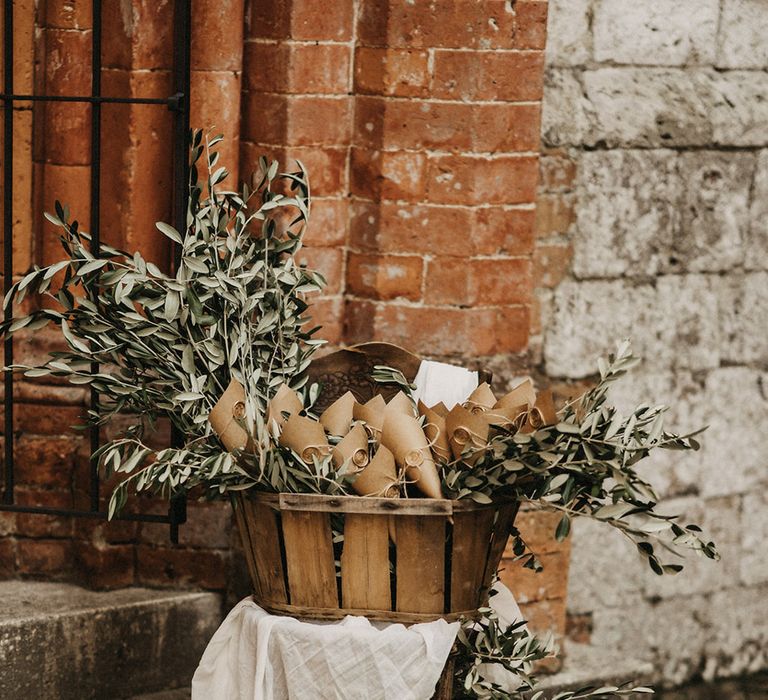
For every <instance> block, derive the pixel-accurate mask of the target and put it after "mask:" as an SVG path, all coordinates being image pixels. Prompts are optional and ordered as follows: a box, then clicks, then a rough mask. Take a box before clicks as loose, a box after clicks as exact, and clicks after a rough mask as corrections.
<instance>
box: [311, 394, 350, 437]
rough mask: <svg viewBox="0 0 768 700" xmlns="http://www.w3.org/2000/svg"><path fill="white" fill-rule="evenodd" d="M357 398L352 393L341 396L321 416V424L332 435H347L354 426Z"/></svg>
mask: <svg viewBox="0 0 768 700" xmlns="http://www.w3.org/2000/svg"><path fill="white" fill-rule="evenodd" d="M354 407H355V396H354V394H353V393H352V392H351V391H348V392H347V393H346V394H344V395H342V396H340V397H339V398H338V399H336V400H335V401H334V402H333V403H332V404H331V405H330V406H328V408H326V409H325V411H323V413H322V415H321V416H320V422H321V423H322V424H323V427H324V428H325V429H326V430H327V431H328V432H329V433H330V434H331V435H346V434H347V433H348V432H349V427H350V426H351V425H352V411H353V409H354Z"/></svg>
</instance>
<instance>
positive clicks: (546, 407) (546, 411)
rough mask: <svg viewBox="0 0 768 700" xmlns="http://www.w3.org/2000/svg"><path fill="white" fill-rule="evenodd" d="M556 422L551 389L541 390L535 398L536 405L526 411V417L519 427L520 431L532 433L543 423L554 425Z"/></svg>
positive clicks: (541, 426)
mask: <svg viewBox="0 0 768 700" xmlns="http://www.w3.org/2000/svg"><path fill="white" fill-rule="evenodd" d="M556 422H557V414H556V412H555V402H554V400H553V399H552V392H551V391H543V392H541V394H539V396H538V398H537V399H536V405H535V406H533V407H531V409H530V410H529V411H528V415H527V419H526V421H525V423H524V425H523V426H522V427H521V428H520V431H521V432H524V433H532V432H534V431H536V430H538V429H539V428H543V427H544V426H545V425H554V424H555V423H556Z"/></svg>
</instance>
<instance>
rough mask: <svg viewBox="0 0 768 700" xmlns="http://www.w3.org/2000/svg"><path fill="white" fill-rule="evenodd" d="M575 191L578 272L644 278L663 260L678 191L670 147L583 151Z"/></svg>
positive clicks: (676, 217)
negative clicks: (645, 149) (661, 148)
mask: <svg viewBox="0 0 768 700" xmlns="http://www.w3.org/2000/svg"><path fill="white" fill-rule="evenodd" d="M577 194H578V209H577V214H576V231H575V235H574V256H573V271H574V274H575V275H576V276H577V277H591V278H595V277H620V276H622V275H627V276H637V277H644V276H648V275H653V274H656V273H658V272H659V271H660V270H662V269H663V268H664V267H665V266H666V265H667V261H666V257H667V256H668V255H669V254H670V249H671V247H672V243H673V241H674V239H675V236H676V232H677V231H678V230H679V227H680V224H679V222H680V211H679V208H678V203H679V201H680V198H681V196H682V183H681V182H680V178H679V177H678V173H677V154H676V153H675V152H674V151H671V150H653V151H644V150H626V151H625V150H614V151H591V152H585V153H583V154H582V155H581V156H580V158H579V161H578V181H577Z"/></svg>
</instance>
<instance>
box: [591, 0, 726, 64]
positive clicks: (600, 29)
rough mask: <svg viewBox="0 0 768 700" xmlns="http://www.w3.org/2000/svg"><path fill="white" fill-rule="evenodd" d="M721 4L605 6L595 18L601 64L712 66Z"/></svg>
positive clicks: (620, 1) (681, 0) (685, 0)
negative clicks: (697, 64) (693, 19)
mask: <svg viewBox="0 0 768 700" xmlns="http://www.w3.org/2000/svg"><path fill="white" fill-rule="evenodd" d="M719 4H720V3H719V2H718V0H678V2H676V3H674V4H671V5H666V6H662V5H657V4H653V3H638V4H633V3H628V2H626V0H603V2H601V3H599V5H598V6H597V7H596V9H595V14H594V24H593V26H594V47H595V48H594V57H595V60H597V61H601V62H615V63H630V64H640V65H664V66H679V65H685V64H691V63H693V64H696V63H699V64H707V65H708V64H711V63H712V61H713V59H714V55H715V34H716V32H717V24H718V13H719ZM694 16H695V21H692V17H694Z"/></svg>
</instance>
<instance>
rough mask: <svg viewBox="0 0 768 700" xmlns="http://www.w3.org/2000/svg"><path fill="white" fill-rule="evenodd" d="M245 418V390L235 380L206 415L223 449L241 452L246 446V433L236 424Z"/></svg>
mask: <svg viewBox="0 0 768 700" xmlns="http://www.w3.org/2000/svg"><path fill="white" fill-rule="evenodd" d="M243 418H245V389H244V388H243V385H242V384H241V383H240V382H238V381H237V380H236V379H233V380H232V381H231V382H230V383H229V386H228V387H227V388H226V390H225V391H224V393H223V394H222V395H221V398H220V399H219V400H218V401H217V402H216V405H215V406H214V407H213V408H212V409H211V412H210V414H209V415H208V421H209V422H210V424H211V427H212V428H213V430H214V432H215V433H216V435H218V436H219V440H221V444H222V445H224V447H225V449H227V450H229V451H230V452H231V451H232V450H243V449H245V446H246V445H247V444H248V433H247V432H246V431H245V429H244V428H243V427H242V426H241V425H240V424H239V423H238V422H237V421H238V419H243Z"/></svg>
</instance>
